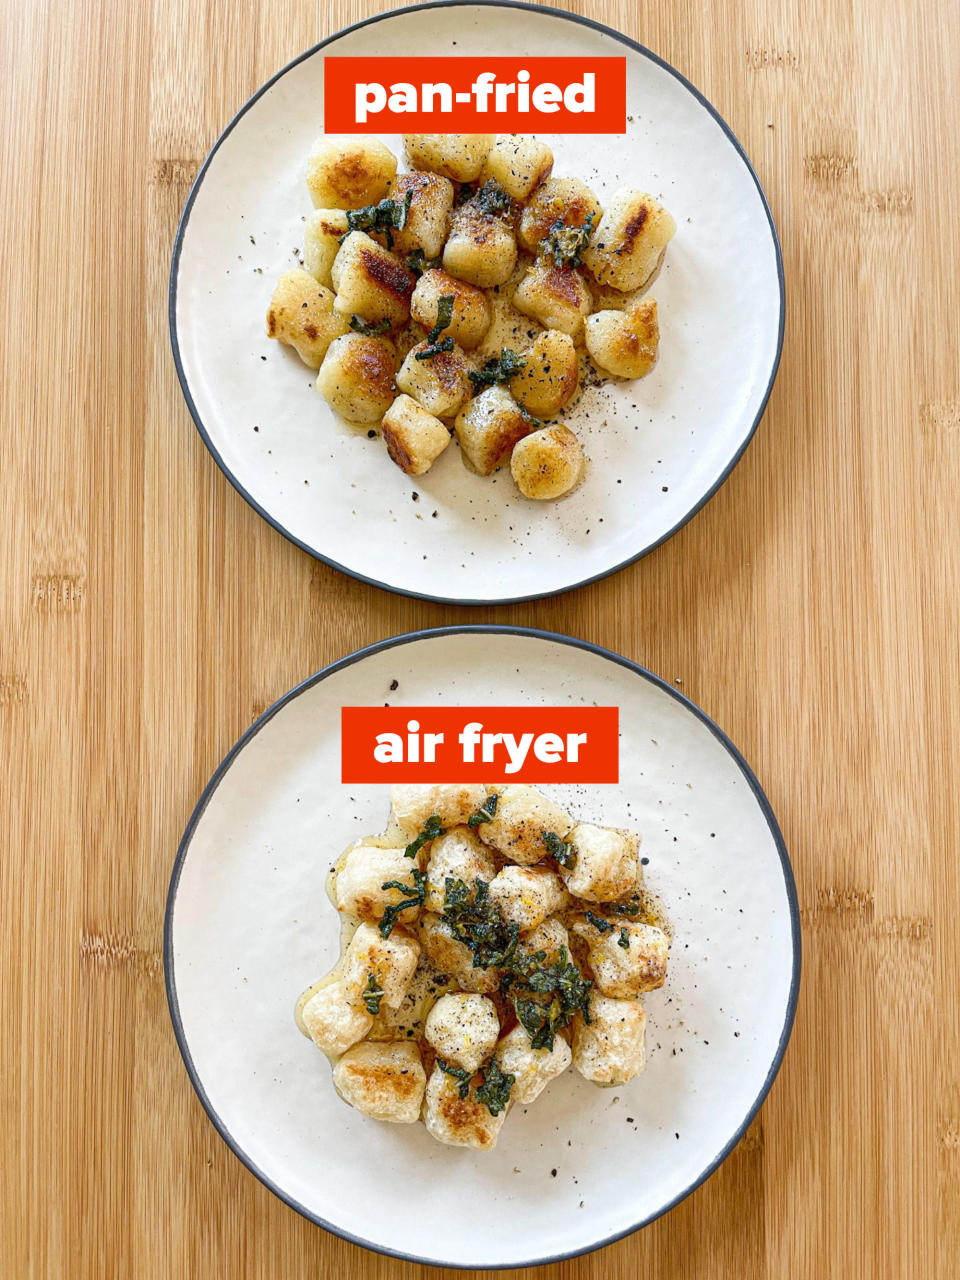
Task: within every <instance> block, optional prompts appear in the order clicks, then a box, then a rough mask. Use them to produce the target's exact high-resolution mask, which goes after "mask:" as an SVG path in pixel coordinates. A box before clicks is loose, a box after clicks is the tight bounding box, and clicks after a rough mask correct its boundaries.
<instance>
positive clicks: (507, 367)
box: [467, 347, 527, 391]
mask: <svg viewBox="0 0 960 1280" xmlns="http://www.w3.org/2000/svg"><path fill="white" fill-rule="evenodd" d="M526 363H527V362H526V360H525V359H524V357H523V356H518V355H517V353H516V352H515V351H511V350H510V348H509V347H504V348H503V349H502V350H501V352H500V354H499V355H498V356H494V358H493V359H492V360H488V361H487V363H486V364H485V365H484V366H483V368H482V369H480V370H479V371H478V370H476V369H471V370H470V372H469V374H468V375H467V377H468V378H469V379H470V381H471V382H472V383H473V388H474V391H480V390H481V389H482V388H483V387H492V386H494V385H495V384H496V383H498V382H509V381H510V379H511V378H512V377H513V375H514V374H515V373H519V371H520V370H521V369H522V368H523V367H524V366H525V365H526Z"/></svg>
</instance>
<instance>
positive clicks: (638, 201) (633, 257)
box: [583, 188, 677, 290]
mask: <svg viewBox="0 0 960 1280" xmlns="http://www.w3.org/2000/svg"><path fill="white" fill-rule="evenodd" d="M676 229H677V224H676V222H674V220H673V217H672V215H671V214H670V213H668V212H667V210H666V209H664V207H663V205H661V204H659V203H658V202H657V201H656V200H654V198H653V196H648V195H645V194H644V193H642V192H639V191H633V190H630V189H628V188H623V189H622V190H620V191H617V192H616V193H615V194H614V196H613V197H612V198H611V200H610V204H609V206H608V207H607V210H606V212H605V213H604V215H603V217H602V218H601V219H600V223H599V225H598V226H597V228H596V230H595V232H594V235H593V240H592V241H591V243H590V245H589V247H588V248H587V249H586V250H585V251H584V254H583V262H584V265H585V266H586V267H588V268H589V270H590V271H591V272H592V273H593V275H594V277H595V279H596V280H597V281H598V282H599V283H600V284H606V285H613V287H614V288H615V289H622V290H628V289H639V288H640V287H641V286H642V285H644V284H645V283H646V282H647V280H648V279H649V278H650V276H651V275H652V274H653V272H654V270H655V269H656V267H657V264H658V263H659V261H660V259H661V257H662V256H663V252H664V250H665V249H666V247H667V245H668V243H669V242H670V240H671V239H672V237H673V235H674V233H675V232H676Z"/></svg>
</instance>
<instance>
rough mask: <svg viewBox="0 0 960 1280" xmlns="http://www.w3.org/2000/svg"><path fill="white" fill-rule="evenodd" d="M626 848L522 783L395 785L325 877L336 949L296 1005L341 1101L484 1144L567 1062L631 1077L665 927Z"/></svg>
mask: <svg viewBox="0 0 960 1280" xmlns="http://www.w3.org/2000/svg"><path fill="white" fill-rule="evenodd" d="M639 849H640V838H639V836H637V835H634V834H633V833H631V832H629V831H623V830H619V829H615V828H611V827H601V826H597V825H595V824H593V823H590V822H581V821H579V820H578V819H577V818H576V817H574V816H573V815H572V814H570V813H568V812H567V811H566V810H565V809H563V808H562V807H561V806H560V805H558V804H555V803H554V802H553V801H552V800H550V799H548V798H547V797H546V796H544V795H541V794H540V792H538V791H536V790H535V789H534V788H533V787H529V786H522V785H509V786H503V787H500V788H497V789H492V788H488V787H483V786H455V785H445V786H395V787H394V788H393V789H392V793H391V811H390V820H389V823H388V825H387V829H386V832H385V833H384V834H383V835H380V836H368V837H366V838H364V839H361V840H358V841H357V842H356V843H355V844H352V845H351V846H350V847H349V848H348V849H347V850H346V851H345V852H344V853H343V854H342V856H341V857H340V859H339V860H338V861H337V863H336V865H335V867H334V868H333V870H332V872H331V876H330V880H329V884H328V891H329V893H330V897H331V899H332V900H333V902H334V904H335V905H336V907H337V910H338V911H339V912H340V917H341V921H342V934H341V956H340V960H339V961H338V963H337V964H336V966H335V967H334V969H333V970H332V971H331V972H330V973H329V974H327V976H326V977H325V978H322V979H321V980H320V981H319V982H316V983H314V985H313V986H311V987H309V988H308V989H307V990H306V991H305V992H304V993H303V994H302V995H301V997H300V999H299V1000H298V1002H297V1006H296V1013H295V1016H296V1021H297V1025H298V1026H299V1028H300V1030H301V1031H302V1032H303V1033H304V1035H306V1036H307V1037H309V1038H310V1039H311V1040H313V1042H314V1044H315V1045H316V1046H317V1048H318V1049H320V1050H322V1052H323V1053H325V1054H326V1055H327V1057H328V1058H329V1060H330V1062H331V1064H332V1067H333V1083H334V1087H335V1088H336V1090H337V1093H338V1094H339V1095H340V1097H341V1098H342V1099H343V1100H344V1102H347V1103H349V1105H350V1106H352V1107H356V1108H357V1110H358V1111H362V1112H363V1113H364V1114H365V1115H368V1116H372V1117H373V1118H374V1119H376V1120H388V1121H391V1122H393V1123H395V1124H414V1123H415V1122H416V1121H417V1120H422V1121H423V1123H424V1124H425V1125H426V1128H427V1131H428V1132H429V1133H430V1135H431V1136H432V1137H434V1138H436V1140H437V1141H438V1142H443V1143H447V1144H449V1145H451V1146H459V1147H472V1148H474V1149H475V1150H478V1151H487V1150H490V1149H491V1148H492V1147H493V1146H494V1145H495V1144H496V1141H497V1136H498V1134H499V1132H500V1129H501V1127H502V1126H503V1124H504V1122H505V1120H506V1118H507V1116H508V1115H509V1113H510V1109H511V1107H513V1106H514V1105H515V1104H517V1103H520V1104H521V1105H522V1106H524V1107H525V1106H527V1105H529V1104H530V1103H532V1102H533V1101H534V1100H535V1099H536V1098H537V1097H539V1095H540V1094H541V1093H542V1092H543V1090H544V1089H545V1088H546V1086H547V1085H548V1084H549V1083H550V1081H551V1080H553V1079H555V1078H556V1077H557V1076H558V1075H560V1074H561V1073H562V1072H564V1071H566V1070H567V1069H568V1068H569V1067H571V1066H572V1067H573V1069H574V1070H575V1071H579V1072H580V1074H581V1075H582V1076H584V1077H585V1078H586V1079H587V1080H591V1081H593V1082H594V1083H595V1084H598V1085H604V1086H613V1085H623V1084H625V1083H626V1082H627V1081H628V1080H632V1079H633V1078H634V1076H636V1075H638V1074H639V1073H640V1072H641V1071H642V1070H643V1067H644V1062H645V1028H646V1014H645V1012H644V1008H643V1004H642V996H643V993H644V992H646V991H653V990H656V989H657V988H658V987H661V986H662V985H663V983H664V980H665V978H666V975H667V962H668V959H669V955H670V942H671V937H672V934H671V930H670V928H669V925H668V924H667V922H666V920H665V918H664V915H663V913H662V910H661V908H660V906H659V902H658V900H657V899H656V898H655V896H654V895H653V894H651V893H649V892H648V891H647V890H646V889H645V888H644V885H643V867H642V863H641V860H640V852H639Z"/></svg>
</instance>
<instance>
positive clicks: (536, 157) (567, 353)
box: [267, 134, 677, 501]
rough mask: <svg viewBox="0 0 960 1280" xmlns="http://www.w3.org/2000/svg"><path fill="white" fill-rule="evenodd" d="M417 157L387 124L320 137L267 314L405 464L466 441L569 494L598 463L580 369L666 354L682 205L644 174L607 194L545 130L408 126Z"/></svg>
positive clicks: (415, 466)
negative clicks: (674, 209)
mask: <svg viewBox="0 0 960 1280" xmlns="http://www.w3.org/2000/svg"><path fill="white" fill-rule="evenodd" d="M402 159H403V160H404V162H405V165H406V167H403V166H402V165H399V164H398V158H397V156H395V155H394V154H393V153H392V152H391V151H390V149H389V148H388V147H387V146H385V145H384V143H382V142H380V141H379V140H377V139H374V138H367V137H363V138H320V139H319V140H318V141H317V143H316V144H315V145H314V147H313V150H312V151H311V153H310V155H309V157H308V161H307V188H308V191H309V194H310V198H311V200H312V202H313V204H314V206H315V207H314V209H313V210H312V211H311V212H310V213H309V214H307V215H305V217H304V224H305V225H304V236H303V250H302V257H300V263H301V265H300V267H299V268H298V269H297V270H293V271H288V272H286V273H285V274H284V275H283V276H281V278H280V280H279V282H278V284H277V287H276V290H275V293H274V296H273V298H272V300H271V302H270V306H269V309H268V313H267V333H268V335H269V336H270V337H273V338H276V339H277V340H278V341H279V342H281V343H284V344H286V345H288V346H291V347H292V348H293V349H294V350H295V351H296V352H297V353H298V354H299V356H300V357H301V359H302V360H303V361H304V362H305V363H306V364H308V365H309V366H310V367H311V368H314V369H317V370H318V373H317V379H316V388H317V390H318V391H319V392H320V393H321V395H323V397H324V398H325V399H326V401H327V403H328V404H329V406H330V408H331V409H332V410H333V412H334V413H336V414H338V415H339V416H340V417H341V418H343V419H345V420H346V421H347V422H348V423H352V424H354V425H355V426H357V427H363V428H370V427H377V426H379V427H380V428H381V429H380V431H379V432H378V431H369V430H368V431H367V434H368V435H369V436H370V437H371V438H377V437H379V438H380V439H382V441H383V443H384V445H385V446H386V453H387V456H388V457H389V458H390V459H391V461H392V462H394V463H395V464H396V466H398V467H399V468H400V470H401V471H403V472H405V473H406V474H407V475H409V476H422V475H424V474H425V473H426V472H427V471H429V470H430V468H431V467H433V466H434V465H435V464H436V463H437V461H438V460H439V459H441V458H442V455H443V454H444V453H447V452H453V451H459V453H460V456H461V459H462V461H463V463H464V464H465V466H466V467H467V469H468V470H469V471H471V472H473V473H475V474H477V475H481V476H490V475H492V474H493V473H495V472H497V471H499V470H501V469H504V470H507V469H509V472H510V475H511V477H512V479H513V481H514V482H515V484H516V487H517V490H518V491H519V493H520V495H521V496H522V497H525V498H532V499H535V500H538V501H550V500H553V499H557V498H560V497H563V496H564V495H565V494H568V493H570V492H572V491H573V490H574V489H575V488H576V487H577V486H578V485H579V484H580V482H581V480H582V479H583V477H584V475H585V474H586V459H585V458H584V455H583V449H582V447H581V444H580V441H579V440H578V438H577V435H576V433H575V431H574V430H573V429H572V427H573V426H574V425H575V422H576V419H575V417H574V415H573V412H572V411H573V410H574V406H575V404H576V402H577V399H578V396H579V394H580V392H581V389H582V387H587V388H590V387H592V386H596V385H598V383H600V382H602V381H604V380H607V379H636V378H641V377H644V376H645V375H646V374H648V373H649V372H650V370H651V369H652V368H653V366H654V365H655V363H656V361H657V356H658V353H659V344H660V321H659V315H658V310H657V303H656V301H655V300H654V299H653V298H652V297H649V296H648V295H647V294H646V292H645V291H646V290H647V289H648V288H649V282H650V280H651V279H652V277H653V276H654V275H655V274H656V272H657V270H658V268H659V266H660V263H661V261H662V259H663V255H664V252H665V250H666V247H667V244H668V243H669V241H670V239H671V238H672V237H673V235H674V234H675V232H676V229H677V228H676V222H675V221H674V219H673V217H672V216H671V214H670V213H669V212H668V211H667V210H666V209H665V208H664V207H663V206H662V205H661V204H660V203H659V201H658V200H656V199H655V198H654V197H653V196H651V195H647V194H645V193H644V192H642V191H640V190H637V189H633V188H629V187H623V188H620V189H619V190H617V191H616V192H615V193H614V194H613V195H612V196H611V197H610V199H609V200H608V201H605V203H606V207H605V208H604V207H603V206H602V205H601V202H600V200H599V199H598V197H597V195H596V193H595V192H594V191H593V190H592V189H591V188H590V187H589V186H588V185H587V184H586V183H585V182H583V181H582V180H581V179H580V178H577V177H571V176H563V175H559V176H558V175H555V174H554V155H553V152H552V150H551V148H550V147H549V146H548V145H547V144H546V143H545V142H543V141H542V140H540V139H538V138H536V137H533V136H530V135H523V134H503V135H500V136H499V137H497V136H495V135H493V134H405V135H404V137H403V157H402ZM398 366H399V367H398ZM591 366H592V368H591ZM585 374H586V375H588V376H584V375H585ZM586 403H587V402H586V401H584V404H586ZM451 442H452V443H454V444H455V447H456V449H455V450H449V449H448V447H447V446H448V445H449V444H450V443H451ZM444 465H447V464H444Z"/></svg>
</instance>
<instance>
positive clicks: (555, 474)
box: [510, 423, 583, 502]
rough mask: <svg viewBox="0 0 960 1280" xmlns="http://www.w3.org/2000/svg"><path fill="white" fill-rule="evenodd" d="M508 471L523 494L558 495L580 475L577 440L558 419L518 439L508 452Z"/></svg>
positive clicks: (541, 497)
mask: <svg viewBox="0 0 960 1280" xmlns="http://www.w3.org/2000/svg"><path fill="white" fill-rule="evenodd" d="M510 472H511V474H512V475H513V478H514V480H515V481H516V485H517V488H518V489H519V490H520V492H521V493H522V494H523V496H524V497H525V498H533V499H534V500H536V501H538V502H543V501H545V500H546V499H549V498H560V497H562V496H563V495H564V494H565V493H569V491H570V490H571V489H572V488H573V487H574V486H575V485H576V484H577V482H578V481H579V480H580V477H581V476H582V475H583V450H582V449H581V448H580V441H579V440H578V439H577V437H576V436H575V435H574V434H573V432H572V431H570V430H569V429H568V428H567V427H564V426H562V425H561V424H560V423H556V424H555V425H554V426H552V427H544V428H543V429H542V430H541V431H535V432H533V434H532V435H529V436H527V438H526V439H525V440H521V441H520V443H519V444H518V445H517V447H516V448H515V449H514V451H513V453H512V454H511V456H510Z"/></svg>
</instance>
